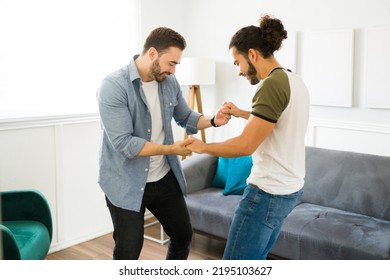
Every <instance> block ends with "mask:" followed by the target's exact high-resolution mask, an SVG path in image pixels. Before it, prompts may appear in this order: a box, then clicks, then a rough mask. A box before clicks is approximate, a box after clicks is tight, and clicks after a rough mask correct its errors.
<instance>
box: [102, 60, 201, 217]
mask: <svg viewBox="0 0 390 280" xmlns="http://www.w3.org/2000/svg"><path fill="white" fill-rule="evenodd" d="M158 94H159V98H160V103H161V114H162V116H161V117H162V119H163V127H164V132H165V140H164V144H165V145H169V144H173V143H174V139H173V132H172V127H171V124H172V118H173V119H174V120H175V121H176V123H177V124H178V125H180V126H182V127H184V128H185V129H186V132H187V133H188V134H195V133H197V123H198V120H199V117H200V114H199V113H197V112H194V111H192V110H191V109H190V108H189V107H188V105H187V102H186V101H185V99H184V98H183V94H182V92H181V89H180V86H179V84H178V82H177V80H176V78H175V77H174V76H173V75H170V76H168V78H167V79H166V80H164V81H163V82H160V83H159V85H158ZM97 101H98V107H99V114H100V123H101V143H100V151H99V179H98V182H99V185H100V187H101V188H102V190H103V192H104V193H105V195H106V196H107V197H108V199H109V200H110V201H111V203H113V204H114V205H115V206H117V207H120V208H124V209H128V210H132V211H139V210H140V207H141V203H142V198H143V193H144V190H145V185H146V179H147V176H148V170H149V161H150V157H139V156H137V155H138V153H139V152H140V151H141V149H142V148H143V146H144V145H145V143H146V142H147V141H150V137H151V127H152V119H151V115H150V112H149V110H148V106H147V101H146V97H145V94H144V92H143V90H142V87H141V78H140V75H139V73H138V70H137V68H136V65H135V62H134V59H132V60H131V61H130V64H129V65H127V66H125V67H123V68H122V69H119V70H117V71H115V72H114V73H112V74H110V75H108V76H107V77H106V78H105V79H104V80H103V81H102V83H101V85H100V88H99V90H98V92H97ZM167 160H168V163H169V165H170V167H171V170H172V171H173V173H174V174H175V176H176V178H177V180H178V182H179V185H180V187H181V190H182V192H183V194H184V195H186V181H185V178H184V174H183V171H182V168H181V164H180V161H179V158H178V156H177V155H168V156H167Z"/></svg>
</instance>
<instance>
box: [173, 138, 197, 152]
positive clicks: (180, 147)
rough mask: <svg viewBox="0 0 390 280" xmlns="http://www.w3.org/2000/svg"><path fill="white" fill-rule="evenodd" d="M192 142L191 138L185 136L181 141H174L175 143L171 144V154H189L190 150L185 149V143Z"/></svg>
mask: <svg viewBox="0 0 390 280" xmlns="http://www.w3.org/2000/svg"><path fill="white" fill-rule="evenodd" d="M192 142H194V139H193V138H187V139H185V140H182V141H176V142H175V143H173V144H172V149H173V152H172V154H176V155H180V156H190V155H191V154H192V152H191V151H190V150H189V149H187V147H186V146H187V145H189V144H191V143H192Z"/></svg>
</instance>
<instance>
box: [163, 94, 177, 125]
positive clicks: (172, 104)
mask: <svg viewBox="0 0 390 280" xmlns="http://www.w3.org/2000/svg"><path fill="white" fill-rule="evenodd" d="M177 104H178V101H177V100H176V99H174V98H170V99H168V100H167V101H166V103H165V106H164V111H165V116H166V117H167V121H171V120H172V118H173V113H174V111H175V108H176V106H177Z"/></svg>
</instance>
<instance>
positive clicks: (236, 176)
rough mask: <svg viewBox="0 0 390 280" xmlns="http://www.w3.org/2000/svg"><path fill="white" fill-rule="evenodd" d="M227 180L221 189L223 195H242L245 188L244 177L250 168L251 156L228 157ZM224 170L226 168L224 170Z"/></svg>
mask: <svg viewBox="0 0 390 280" xmlns="http://www.w3.org/2000/svg"><path fill="white" fill-rule="evenodd" d="M228 161H229V163H228V169H227V173H228V174H227V180H226V185H225V188H224V191H223V194H224V195H231V194H237V195H242V194H243V193H244V190H245V188H246V186H247V185H246V179H248V177H249V174H250V173H251V169H252V164H253V162H252V156H242V157H238V158H229V159H228ZM225 172H226V170H225Z"/></svg>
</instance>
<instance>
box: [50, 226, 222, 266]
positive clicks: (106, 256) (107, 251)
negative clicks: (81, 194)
mask: <svg viewBox="0 0 390 280" xmlns="http://www.w3.org/2000/svg"><path fill="white" fill-rule="evenodd" d="M145 233H146V234H148V235H150V236H152V237H155V238H159V236H160V225H159V224H156V225H153V226H150V227H148V228H146V229H145ZM113 247H114V241H113V239H112V234H107V235H104V236H101V237H99V238H96V239H93V240H90V241H87V242H84V243H81V244H78V245H75V246H72V247H70V248H67V249H64V250H61V251H57V252H53V253H51V254H49V255H48V256H47V257H46V259H47V260H111V259H112V250H113ZM224 248H225V241H223V240H219V239H214V238H211V237H208V236H204V235H200V234H197V233H195V234H194V238H193V241H192V247H191V251H190V255H189V257H188V259H189V260H219V259H221V257H222V255H223V250H224ZM166 253H167V244H164V245H161V244H160V243H157V242H154V241H151V240H147V239H145V241H144V246H143V248H142V252H141V255H140V260H163V259H165V256H166Z"/></svg>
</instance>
